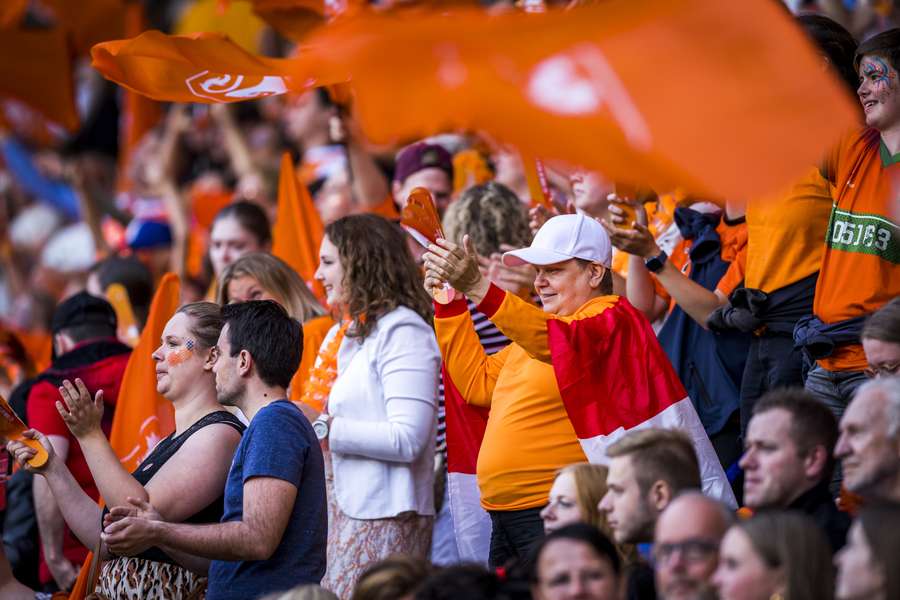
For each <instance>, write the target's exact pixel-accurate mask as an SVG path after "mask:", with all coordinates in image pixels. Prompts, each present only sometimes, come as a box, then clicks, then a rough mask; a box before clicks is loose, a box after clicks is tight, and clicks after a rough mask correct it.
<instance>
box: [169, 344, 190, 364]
mask: <svg viewBox="0 0 900 600" xmlns="http://www.w3.org/2000/svg"><path fill="white" fill-rule="evenodd" d="M193 354H194V351H193V350H191V349H190V348H185V349H184V350H176V351H174V352H170V353H169V355H168V356H166V363H168V365H169V366H170V367H175V366H178V365H180V364H181V363H183V362H184V361H186V360H187V359H189V358H190V357H191V355H193Z"/></svg>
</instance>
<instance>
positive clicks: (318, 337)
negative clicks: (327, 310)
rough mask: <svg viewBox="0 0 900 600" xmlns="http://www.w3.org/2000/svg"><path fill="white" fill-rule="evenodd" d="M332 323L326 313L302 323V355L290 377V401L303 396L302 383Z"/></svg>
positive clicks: (313, 363)
mask: <svg viewBox="0 0 900 600" xmlns="http://www.w3.org/2000/svg"><path fill="white" fill-rule="evenodd" d="M333 325H334V320H333V319H332V318H331V317H329V316H327V315H325V316H321V317H316V318H314V319H310V320H309V321H307V322H306V323H304V324H303V355H302V356H301V357H300V366H299V367H297V372H296V373H294V377H293V378H292V379H291V400H292V401H294V402H299V401H300V399H301V398H302V397H303V385H304V384H305V383H306V380H307V378H308V377H309V372H310V371H311V370H312V368H313V366H314V365H315V364H316V357H317V356H318V355H319V347H320V346H321V345H322V342H323V341H324V340H325V336H326V335H328V331H329V330H330V329H331V327H332V326H333Z"/></svg>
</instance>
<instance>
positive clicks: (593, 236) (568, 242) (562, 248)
mask: <svg viewBox="0 0 900 600" xmlns="http://www.w3.org/2000/svg"><path fill="white" fill-rule="evenodd" d="M572 258H581V259H584V260H589V261H591V262H595V263H599V264H601V265H602V266H604V267H607V268H608V267H609V266H610V265H611V264H612V244H611V243H610V241H609V235H607V233H606V230H605V229H603V226H602V225H600V223H598V222H597V221H595V220H594V219H591V218H589V217H586V216H584V215H581V214H575V215H559V216H556V217H553V218H551V219H549V220H548V221H547V222H546V223H544V226H543V227H541V228H540V229H539V230H538V232H537V234H536V235H535V236H534V240H532V242H531V246H529V247H527V248H521V249H520V250H512V251H510V252H506V253H505V254H504V255H503V264H504V265H506V266H507V267H516V266H518V265H523V264H525V263H528V264H532V265H538V266H544V265H552V264H555V263H559V262H563V261H566V260H570V259H572Z"/></svg>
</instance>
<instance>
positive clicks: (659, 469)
mask: <svg viewBox="0 0 900 600" xmlns="http://www.w3.org/2000/svg"><path fill="white" fill-rule="evenodd" d="M606 455H607V456H609V457H610V458H617V457H620V456H628V457H631V466H632V471H633V472H634V474H635V479H637V483H638V488H639V489H640V490H641V494H647V492H649V491H650V488H651V487H652V486H653V484H654V483H656V482H657V481H664V482H666V484H668V486H669V488H671V493H672V497H675V496H677V495H678V494H679V493H680V492H682V491H684V490H697V489H700V463H699V461H698V460H697V453H696V452H695V451H694V444H693V443H692V442H691V438H690V437H689V436H688V435H687V434H686V433H684V432H683V431H679V430H677V429H658V428H651V429H641V430H640V431H633V432H631V433H628V434H626V435H625V436H623V437H622V438H621V439H620V440H618V441H616V442H615V443H614V444H612V445H611V446H610V447H609V448H607V449H606Z"/></svg>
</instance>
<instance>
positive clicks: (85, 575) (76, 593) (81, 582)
mask: <svg viewBox="0 0 900 600" xmlns="http://www.w3.org/2000/svg"><path fill="white" fill-rule="evenodd" d="M93 559H94V553H93V552H88V555H87V558H85V559H84V563H83V564H82V565H81V570H80V571H78V579H76V580H75V585H73V586H72V591H71V592H69V600H84V597H85V596H87V595H88V594H90V593H93V591H94V590H91V591H90V592H88V589H87V588H88V579H89V578H90V576H91V561H92V560H93Z"/></svg>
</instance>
